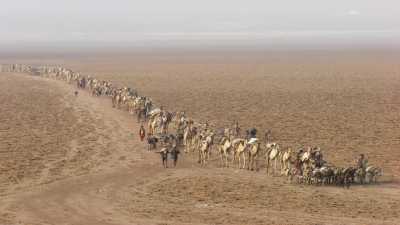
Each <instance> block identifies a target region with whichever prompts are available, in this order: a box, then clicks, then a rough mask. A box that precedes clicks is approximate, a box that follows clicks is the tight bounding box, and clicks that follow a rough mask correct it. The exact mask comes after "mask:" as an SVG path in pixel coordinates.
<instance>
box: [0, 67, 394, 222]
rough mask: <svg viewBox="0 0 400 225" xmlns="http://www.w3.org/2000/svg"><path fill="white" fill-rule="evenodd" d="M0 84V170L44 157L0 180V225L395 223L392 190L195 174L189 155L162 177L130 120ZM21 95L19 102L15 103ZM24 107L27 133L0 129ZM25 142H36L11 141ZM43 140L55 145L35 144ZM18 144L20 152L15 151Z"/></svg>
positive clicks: (92, 102) (87, 100)
mask: <svg viewBox="0 0 400 225" xmlns="http://www.w3.org/2000/svg"><path fill="white" fill-rule="evenodd" d="M0 79H1V82H0V85H1V88H0V90H2V92H5V93H6V92H7V93H9V95H6V96H8V97H9V98H10V99H11V97H10V96H14V97H13V98H15V99H14V100H13V101H11V100H9V99H8V101H7V103H5V101H1V102H0V103H1V104H7V107H5V106H4V108H3V109H7V110H6V111H7V112H8V114H7V116H8V117H7V118H9V119H7V118H6V117H5V116H2V117H0V118H1V119H2V126H7V127H9V128H8V129H7V130H6V129H4V127H2V128H3V130H6V131H5V132H2V133H0V137H1V138H2V139H1V140H2V142H1V143H2V144H4V143H6V142H5V141H6V140H7V141H8V142H7V143H8V144H7V145H9V146H11V147H7V146H2V151H3V150H4V149H6V150H8V151H5V152H6V153H4V154H3V155H2V162H3V161H5V162H6V163H7V162H8V161H10V159H9V158H11V157H9V158H7V157H5V158H4V155H6V156H7V154H8V155H10V154H13V155H14V156H15V155H21V157H20V158H23V157H26V153H24V152H23V151H22V150H23V147H24V148H25V147H26V148H28V149H29V150H30V152H31V153H32V154H33V153H35V154H36V152H39V153H40V151H42V150H43V149H45V148H49V150H48V151H47V152H43V153H41V154H39V153H38V156H37V157H40V159H37V160H36V161H37V164H38V165H35V164H34V163H31V164H26V166H25V167H23V168H17V170H15V171H17V172H18V171H26V172H25V173H28V172H29V171H32V170H34V171H37V172H36V173H34V174H33V175H34V176H27V175H26V176H23V175H24V173H22V172H19V173H20V174H22V175H20V174H19V175H18V174H16V175H15V177H17V178H19V179H18V182H16V183H12V182H10V181H9V180H8V179H3V176H2V175H4V174H5V173H2V174H1V175H0V178H2V181H3V182H2V183H1V184H2V185H1V187H2V191H1V192H0V194H1V199H0V212H1V214H0V224H33V225H36V224H37V225H39V224H82V225H91V224H93V225H94V224H96V225H97V224H371V225H372V224H374V225H376V224H400V219H399V217H400V189H399V186H398V184H395V183H389V184H383V185H378V186H374V185H371V186H363V187H359V186H358V187H357V186H356V187H353V188H351V189H350V190H344V189H341V188H337V187H310V186H302V185H292V184H289V183H288V182H286V181H285V180H284V179H283V178H279V177H269V176H266V175H265V174H264V173H263V172H249V171H244V170H236V169H221V168H217V167H216V166H215V165H209V166H208V168H199V167H198V166H197V165H196V163H194V159H193V157H192V156H186V157H184V159H183V160H182V161H181V162H180V164H179V167H178V168H176V169H167V170H165V169H163V168H161V165H160V162H159V158H158V155H156V154H154V153H149V152H147V151H146V150H145V149H146V146H145V144H144V143H141V142H139V141H138V138H137V137H136V136H135V135H134V134H133V133H135V132H136V131H137V130H138V129H139V127H138V124H136V122H135V120H134V119H133V118H132V116H130V115H129V114H128V113H127V112H123V111H120V110H116V109H113V108H112V107H111V103H110V100H109V99H106V98H95V97H91V96H89V95H88V94H87V93H86V92H82V91H81V92H80V93H79V96H78V97H75V96H74V95H73V90H74V88H73V87H72V86H68V85H65V84H64V83H62V82H60V81H53V80H46V79H42V78H37V77H31V76H26V75H17V74H4V75H3V74H2V76H1V78H0ZM21 90H22V91H21ZM24 93H29V95H31V98H30V99H28V101H26V100H24V99H27V96H25V98H24V99H22V98H20V97H18V96H23V95H24ZM25 95H26V94H25ZM2 96H4V95H2ZM14 101H15V104H14V105H13V104H12V103H13V102H14ZM10 102H11V103H10ZM27 104H28V106H29V107H28V108H30V110H29V111H23V112H24V113H22V114H21V115H19V116H20V117H21V118H22V119H23V120H22V121H20V122H21V124H31V125H30V127H27V125H25V126H26V127H25V130H22V129H21V128H18V129H17V130H10V129H12V128H11V125H12V124H11V122H13V121H15V120H14V119H13V118H14V117H15V116H16V115H17V112H21V111H20V110H21V107H27V106H26V105H27ZM2 106H3V105H2ZM54 106H55V107H54ZM35 107H39V108H40V107H46V108H43V109H41V110H39V109H36V108H35ZM13 110H14V111H13ZM43 111H44V113H43ZM25 114H26V115H31V116H34V118H32V119H31V120H29V121H28V120H26V118H25ZM52 114H54V115H57V116H55V118H54V120H55V121H58V122H57V123H54V121H52V120H51V119H49V118H51V116H50V115H52ZM3 115H4V114H3ZM69 117H70V118H69ZM10 118H11V119H10ZM56 118H57V119H56ZM68 118H69V119H68ZM45 119H46V120H45ZM43 120H44V122H43V123H38V124H36V122H37V121H43ZM6 124H9V125H6ZM10 124H11V125H10ZM54 126H55V127H56V128H57V129H56V130H53V131H52V130H49V131H48V132H45V133H41V132H39V131H40V130H46V129H50V127H54ZM38 130H39V131H38ZM33 131H36V132H37V133H35V132H33ZM34 134H35V135H37V136H38V138H39V139H40V140H38V141H37V142H31V141H32V140H31V139H26V140H25V139H19V140H20V141H19V142H18V139H17V138H14V139H12V138H11V136H12V135H15V136H18V135H19V136H21V135H24V136H29V135H34ZM59 135H60V136H59ZM46 138H49V139H51V140H52V139H58V140H59V142H58V144H54V145H52V143H51V142H50V143H47V144H43V143H42V142H43V140H46ZM10 140H13V142H11V141H10ZM21 141H28V142H29V143H27V145H26V146H22V147H20V146H19V144H21ZM29 145H30V146H29ZM49 146H50V147H49ZM13 151H14V153H12V152H13ZM15 151H18V152H15ZM19 151H21V152H19ZM56 153H57V154H56ZM34 161H35V160H34ZM13 162H15V163H21V162H24V161H23V160H22V159H21V160H20V161H18V160H17V161H13ZM22 165H25V164H24V163H22ZM2 171H5V169H3V170H2ZM13 171H14V170H13ZM15 171H14V172H15ZM6 172H7V176H8V177H13V176H14V174H12V173H13V172H12V171H11V172H10V171H6Z"/></svg>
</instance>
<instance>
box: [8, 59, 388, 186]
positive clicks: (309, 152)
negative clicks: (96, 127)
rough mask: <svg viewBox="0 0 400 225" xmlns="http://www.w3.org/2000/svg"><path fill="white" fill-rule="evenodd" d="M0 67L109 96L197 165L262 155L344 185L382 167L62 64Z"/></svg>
mask: <svg viewBox="0 0 400 225" xmlns="http://www.w3.org/2000/svg"><path fill="white" fill-rule="evenodd" d="M0 69H1V71H3V72H18V73H29V74H31V75H36V76H42V77H45V78H51V79H55V80H63V81H65V82H67V83H69V84H75V85H76V87H77V88H78V89H86V90H88V91H89V93H90V94H91V95H92V96H108V97H110V98H111V103H112V107H114V108H117V109H121V110H126V111H128V112H129V113H130V114H131V115H135V116H136V119H137V122H138V123H142V124H144V123H147V127H148V138H147V140H148V143H149V149H151V146H153V147H156V142H158V141H160V142H162V143H163V145H164V146H166V147H167V148H168V147H177V146H179V147H183V149H184V152H185V153H197V155H198V162H199V163H200V165H201V166H206V165H207V163H208V162H209V161H210V159H211V155H212V154H214V153H217V155H218V156H219V157H218V158H219V160H220V166H221V167H236V168H238V169H248V170H259V165H258V161H259V158H260V157H263V156H264V159H265V167H266V171H267V174H273V175H276V174H280V175H285V176H287V177H288V180H289V181H290V182H293V181H296V182H298V183H305V184H334V185H340V186H344V187H345V186H346V187H349V186H350V184H352V183H355V182H357V183H360V184H364V183H371V182H377V179H378V177H380V176H382V174H383V172H382V169H381V168H379V167H375V166H368V165H367V160H366V159H364V158H361V159H359V160H358V163H357V165H356V166H349V167H336V166H334V165H331V164H329V163H328V162H326V161H325V160H324V159H323V154H322V152H321V149H320V148H318V147H308V148H306V149H298V150H293V149H292V148H290V147H288V148H286V149H283V148H281V147H280V145H279V144H278V143H276V142H271V141H270V140H269V139H270V131H266V132H265V135H264V140H263V141H262V140H261V139H260V138H258V137H257V130H256V129H254V128H253V129H249V130H247V131H246V134H245V135H241V132H240V127H239V124H238V122H236V123H235V125H234V127H233V128H225V129H223V130H220V131H219V132H217V131H216V130H215V129H213V128H211V127H210V125H209V124H208V123H197V122H195V121H194V120H193V119H190V118H188V117H187V116H186V113H185V112H169V111H167V110H165V109H164V107H156V106H155V105H154V104H153V101H152V99H151V98H149V97H146V96H139V95H138V92H137V91H136V90H135V89H133V88H129V87H117V86H115V85H114V84H112V83H111V82H109V81H104V80H99V79H96V78H94V77H92V76H84V75H82V74H81V73H79V72H74V71H72V70H70V69H67V68H64V67H61V66H32V65H24V64H10V65H1V68H0ZM171 125H172V127H173V128H174V129H173V128H171ZM171 129H172V131H171Z"/></svg>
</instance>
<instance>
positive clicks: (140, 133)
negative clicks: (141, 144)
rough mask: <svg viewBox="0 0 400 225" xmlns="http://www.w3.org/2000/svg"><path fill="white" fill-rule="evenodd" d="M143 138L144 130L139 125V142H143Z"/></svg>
mask: <svg viewBox="0 0 400 225" xmlns="http://www.w3.org/2000/svg"><path fill="white" fill-rule="evenodd" d="M145 136H146V130H145V129H144V126H143V125H140V130H139V137H140V140H141V141H143V140H144V137H145Z"/></svg>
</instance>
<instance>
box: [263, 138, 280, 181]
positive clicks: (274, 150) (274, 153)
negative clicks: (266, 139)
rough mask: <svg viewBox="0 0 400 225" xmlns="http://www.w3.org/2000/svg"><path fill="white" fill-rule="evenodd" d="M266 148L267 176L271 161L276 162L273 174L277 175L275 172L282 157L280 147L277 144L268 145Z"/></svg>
mask: <svg viewBox="0 0 400 225" xmlns="http://www.w3.org/2000/svg"><path fill="white" fill-rule="evenodd" d="M266 147H267V152H266V154H265V158H266V162H267V174H269V166H270V163H271V161H274V167H273V171H272V174H275V171H276V169H277V168H276V167H277V162H278V161H279V157H280V151H279V145H278V144H277V143H267V144H266Z"/></svg>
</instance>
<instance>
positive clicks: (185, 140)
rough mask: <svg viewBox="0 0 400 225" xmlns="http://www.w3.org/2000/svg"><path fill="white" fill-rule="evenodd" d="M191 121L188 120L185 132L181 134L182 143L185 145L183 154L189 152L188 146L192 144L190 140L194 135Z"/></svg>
mask: <svg viewBox="0 0 400 225" xmlns="http://www.w3.org/2000/svg"><path fill="white" fill-rule="evenodd" d="M192 124H193V121H192V120H190V121H189V122H188V124H187V126H186V128H185V131H184V133H183V143H184V145H185V153H187V152H189V150H190V144H191V142H192V138H193V136H194V133H195V129H193V128H192Z"/></svg>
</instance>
